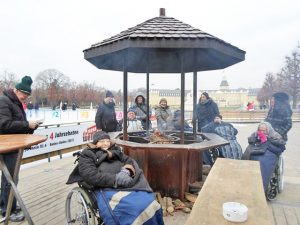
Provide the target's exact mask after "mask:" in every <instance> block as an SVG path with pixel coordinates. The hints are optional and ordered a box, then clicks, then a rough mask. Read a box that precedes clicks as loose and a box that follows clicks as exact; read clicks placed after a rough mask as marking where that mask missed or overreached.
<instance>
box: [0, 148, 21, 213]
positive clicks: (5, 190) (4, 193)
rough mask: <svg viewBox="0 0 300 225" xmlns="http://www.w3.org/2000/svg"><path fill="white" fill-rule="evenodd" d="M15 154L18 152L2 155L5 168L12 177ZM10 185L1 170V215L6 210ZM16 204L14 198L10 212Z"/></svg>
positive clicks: (14, 208) (15, 160)
mask: <svg viewBox="0 0 300 225" xmlns="http://www.w3.org/2000/svg"><path fill="white" fill-rule="evenodd" d="M17 155H18V152H14V153H9V154H3V155H2V156H3V160H4V163H5V164H6V166H7V169H8V171H9V173H10V175H11V176H12V177H13V174H14V170H15V166H16V162H17ZM10 187H11V185H10V183H8V181H7V180H6V178H5V176H4V174H3V172H2V175H1V195H0V209H1V212H2V215H5V212H6V207H7V202H8V197H9V192H10ZM16 206H17V202H16V199H15V198H14V200H13V204H12V210H11V211H12V212H13V211H15V210H16Z"/></svg>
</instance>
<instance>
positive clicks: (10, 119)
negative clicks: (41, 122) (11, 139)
mask: <svg viewBox="0 0 300 225" xmlns="http://www.w3.org/2000/svg"><path fill="white" fill-rule="evenodd" d="M28 125H29V124H28V121H27V119H26V114H25V111H24V109H23V106H22V103H21V102H20V101H19V99H18V98H17V96H16V95H15V93H14V92H13V90H11V89H10V90H5V91H3V95H2V96H1V97H0V134H32V133H33V131H34V129H31V128H29V126H28Z"/></svg>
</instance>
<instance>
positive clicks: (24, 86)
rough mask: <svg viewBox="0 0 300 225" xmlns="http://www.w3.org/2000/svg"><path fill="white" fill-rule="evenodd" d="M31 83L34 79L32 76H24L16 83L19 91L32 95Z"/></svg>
mask: <svg viewBox="0 0 300 225" xmlns="http://www.w3.org/2000/svg"><path fill="white" fill-rule="evenodd" d="M31 84H32V79H31V77H30V76H24V77H23V78H22V80H21V82H20V83H17V84H16V86H15V87H16V89H18V90H19V91H21V92H23V93H25V94H28V95H30V94H31Z"/></svg>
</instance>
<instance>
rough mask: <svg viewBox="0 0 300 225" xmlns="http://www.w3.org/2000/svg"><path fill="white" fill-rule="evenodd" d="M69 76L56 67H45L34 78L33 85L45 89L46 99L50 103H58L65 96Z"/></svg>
mask: <svg viewBox="0 0 300 225" xmlns="http://www.w3.org/2000/svg"><path fill="white" fill-rule="evenodd" d="M69 83H70V78H69V77H67V76H66V75H64V74H63V73H62V72H60V71H59V70H56V69H47V70H44V71H42V72H40V73H39V74H38V75H37V76H36V79H35V86H36V87H37V88H41V89H42V90H47V99H48V102H49V103H50V104H52V105H53V104H58V102H59V101H62V100H65V99H66V98H67V94H66V91H67V87H68V84H69Z"/></svg>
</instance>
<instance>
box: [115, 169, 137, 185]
mask: <svg viewBox="0 0 300 225" xmlns="http://www.w3.org/2000/svg"><path fill="white" fill-rule="evenodd" d="M132 183H133V179H132V178H131V177H130V171H129V170H128V169H125V168H122V169H121V171H120V172H119V173H117V174H116V181H115V185H114V187H115V188H117V187H129V186H130V185H132Z"/></svg>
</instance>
